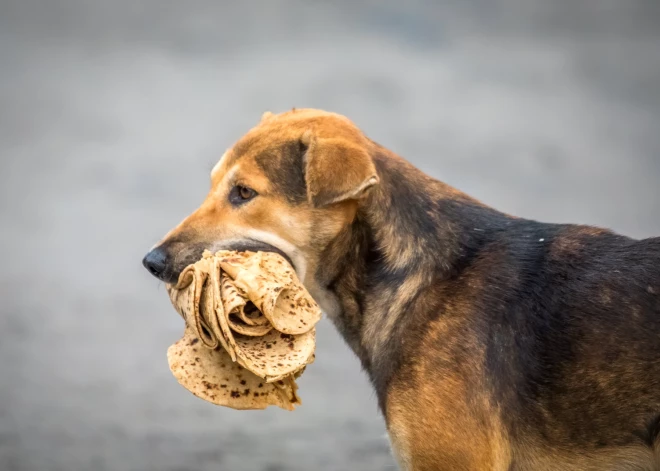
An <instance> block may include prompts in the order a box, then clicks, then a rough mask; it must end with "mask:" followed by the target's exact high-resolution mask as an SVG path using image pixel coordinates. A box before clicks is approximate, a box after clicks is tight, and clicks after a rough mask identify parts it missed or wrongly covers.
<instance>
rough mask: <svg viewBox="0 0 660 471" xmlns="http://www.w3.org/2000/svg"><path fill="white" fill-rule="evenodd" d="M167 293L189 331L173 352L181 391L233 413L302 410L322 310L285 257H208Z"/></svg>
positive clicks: (229, 254)
mask: <svg viewBox="0 0 660 471" xmlns="http://www.w3.org/2000/svg"><path fill="white" fill-rule="evenodd" d="M167 290H168V293H169V295H170V299H171V301H172V304H173V305H174V307H175V308H176V310H177V312H179V314H180V315H181V316H182V317H183V318H184V320H185V321H186V326H187V327H186V331H185V333H184V337H183V338H182V339H181V340H179V341H178V342H176V343H175V344H174V345H172V346H171V347H170V348H169V349H168V362H169V364H170V369H171V370H172V373H173V374H174V376H175V377H176V378H177V381H179V383H180V384H181V385H183V386H184V387H185V388H187V389H188V390H190V391H191V392H192V393H193V394H195V395H196V396H198V397H200V398H202V399H205V400H207V401H209V402H212V403H214V404H218V405H223V406H228V407H232V408H234V409H263V408H265V407H267V406H268V405H277V406H279V407H282V408H284V409H287V410H292V409H293V406H294V405H295V404H299V403H300V399H299V397H298V396H297V393H296V391H297V388H298V386H297V384H296V382H295V379H296V378H298V377H299V376H300V375H301V374H302V373H303V371H304V370H305V367H306V366H307V365H308V364H310V363H312V362H313V361H314V349H315V335H316V330H315V328H314V326H315V324H316V323H317V322H318V321H319V320H320V318H321V310H320V308H319V307H318V305H317V304H316V303H315V302H314V300H313V299H312V298H311V296H310V295H309V293H307V291H306V290H305V289H304V287H303V286H302V284H301V283H300V281H299V280H298V278H297V277H296V274H295V272H294V270H293V269H292V267H291V266H290V265H289V264H288V263H287V262H286V260H285V259H284V258H283V257H282V256H280V255H278V254H275V253H271V252H256V253H255V252H249V251H246V252H230V251H220V252H217V253H216V254H212V253H211V252H208V251H206V252H204V254H203V257H202V259H201V260H199V261H198V262H196V263H194V264H192V265H190V266H188V267H186V269H185V270H184V271H183V272H182V273H181V275H180V276H179V280H178V282H177V283H176V285H168V286H167ZM200 340H201V342H200ZM223 385H224V386H223ZM255 388H256V389H258V391H255ZM255 392H256V395H255Z"/></svg>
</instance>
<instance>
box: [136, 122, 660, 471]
mask: <svg viewBox="0 0 660 471" xmlns="http://www.w3.org/2000/svg"><path fill="white" fill-rule="evenodd" d="M223 248H228V249H251V250H270V251H276V252H279V253H281V254H283V255H284V256H286V257H287V259H288V260H289V261H290V262H291V264H292V265H293V266H294V268H295V270H296V272H297V273H298V276H299V278H300V279H301V280H302V281H303V283H304V284H305V286H306V287H307V289H308V290H309V292H310V293H311V294H312V295H313V296H314V298H315V299H316V300H317V301H318V302H319V304H320V305H321V307H322V308H323V310H324V312H325V313H326V315H327V316H328V317H329V318H330V319H331V320H332V321H333V322H334V324H335V325H336V326H337V329H338V330H339V332H340V333H341V335H342V336H343V337H344V339H345V340H346V342H347V343H348V345H349V346H350V347H351V348H352V349H353V351H354V352H355V354H356V355H357V356H358V357H359V358H360V360H361V361H362V365H363V366H364V369H365V370H366V371H367V373H368V375H369V378H370V380H371V382H372V384H373V386H374V388H375V390H376V393H377V396H378V401H379V405H380V408H381V410H382V413H383V414H384V416H385V418H386V422H387V428H388V432H389V435H390V439H391V442H392V445H393V449H394V452H395V455H396V457H397V459H398V461H399V463H400V465H401V467H402V468H403V469H407V470H538V471H546V470H557V471H564V470H569V469H571V470H594V471H595V470H598V471H600V470H658V469H660V238H653V239H646V240H634V239H631V238H628V237H625V236H621V235H617V234H615V233H612V232H610V231H607V230H603V229H597V228H594V227H587V226H578V225H561V224H544V223H540V222H536V221H531V220H525V219H520V218H515V217H512V216H509V215H507V214H503V213H502V212H499V211H496V210H495V209H492V208H490V207H488V206H486V205H484V204H482V203H480V202H479V201H476V200H475V199H473V198H471V197H469V196H467V195H465V194H463V193H461V192H460V191H458V190H456V189H454V188H452V187H450V186H448V185H446V184H445V183H442V182H440V181H437V180H435V179H433V178H431V177H429V176H427V175H425V174H424V173H422V172H421V171H420V170H418V169H416V168H415V167H413V166H412V165H411V164H410V163H408V162H406V161H405V160H403V159H402V158H400V157H398V156H397V155H395V154H394V153H392V152H391V151H389V150H387V149H385V148H383V147H381V146H380V145H378V144H377V143H376V142H374V141H372V140H370V139H369V138H367V137H366V136H365V135H364V134H363V133H362V132H361V131H360V130H359V129H358V128H357V127H356V126H355V125H354V124H353V123H352V122H351V121H349V120H348V119H347V118H345V117H343V116H340V115H337V114H333V113H328V112H324V111H319V110H311V109H304V110H293V111H289V112H286V113H282V114H279V115H273V114H271V113H266V114H264V116H263V118H262V120H261V122H260V123H259V124H258V125H257V126H256V127H255V128H253V129H252V130H250V131H249V132H248V133H247V134H246V135H245V136H244V137H243V138H241V139H240V140H239V141H238V142H237V143H236V144H235V145H234V146H233V147H232V148H231V149H229V150H228V151H227V152H226V153H225V154H224V155H223V157H222V158H221V160H220V161H219V162H218V164H217V165H216V166H215V168H214V169H213V172H212V175H211V191H210V193H209V194H208V196H207V198H206V200H205V201H204V202H203V203H202V205H201V206H200V207H199V209H197V210H196V211H195V212H194V213H193V214H191V215H190V216H189V217H188V218H187V219H185V220H184V221H183V222H182V223H181V224H180V225H179V226H177V227H176V228H175V229H174V230H172V231H171V232H170V233H169V234H168V235H167V236H166V237H165V238H164V239H163V240H162V241H161V242H160V243H159V244H158V245H157V246H156V247H155V248H154V249H153V250H152V251H151V252H150V253H149V254H148V255H147V256H146V257H145V259H144V264H145V266H146V267H147V268H148V269H149V271H151V273H153V274H154V275H155V276H157V277H158V278H160V279H161V280H165V281H169V282H172V281H175V280H176V279H177V276H178V274H179V273H180V272H181V270H182V269H183V268H184V267H185V266H186V265H188V264H189V263H192V262H194V261H196V260H197V259H198V258H199V257H200V256H201V254H202V251H203V250H204V249H210V250H216V249H223Z"/></svg>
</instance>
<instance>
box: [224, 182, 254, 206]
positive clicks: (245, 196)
mask: <svg viewBox="0 0 660 471" xmlns="http://www.w3.org/2000/svg"><path fill="white" fill-rule="evenodd" d="M255 196H257V192H256V191H254V190H253V189H252V188H248V187H247V186H243V185H236V186H234V188H232V189H231V191H230V192H229V202H230V203H231V204H235V205H238V204H242V203H245V202H246V201H249V200H251V199H252V198H254V197H255Z"/></svg>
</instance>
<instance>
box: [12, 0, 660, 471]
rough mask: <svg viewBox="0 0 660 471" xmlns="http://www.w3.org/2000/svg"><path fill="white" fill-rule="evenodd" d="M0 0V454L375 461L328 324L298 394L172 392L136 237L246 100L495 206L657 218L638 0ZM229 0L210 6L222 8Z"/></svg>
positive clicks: (371, 409) (652, 72)
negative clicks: (334, 118)
mask: <svg viewBox="0 0 660 471" xmlns="http://www.w3.org/2000/svg"><path fill="white" fill-rule="evenodd" d="M226 3H227V4H226V5H225V4H224V2H221V1H198V2H193V1H188V2H182V1H178V0H177V1H174V0H168V1H164V0H162V1H157V0H143V1H135V0H133V1H129V0H115V1H92V0H43V1H35V0H15V1H6V0H3V1H0V156H1V157H0V158H1V159H2V161H1V164H2V165H1V167H0V195H1V200H0V224H1V231H0V250H1V254H0V262H1V264H2V271H1V273H0V299H1V303H0V470H3V471H5V470H6V471H11V470H39V471H40V470H63V471H77V470H99V471H102V470H113V471H114V470H118V471H119V470H159V471H161V470H162V471H175V470H179V471H180V470H224V469H227V470H237V471H240V470H264V471H266V470H268V471H276V470H316V469H318V470H381V469H393V468H394V463H393V461H392V459H391V458H390V455H389V451H388V446H387V442H386V439H385V436H384V426H383V422H382V419H381V418H380V416H379V414H378V411H377V408H376V402H375V398H374V394H373V393H372V392H371V390H370V388H369V386H368V384H367V382H366V380H365V376H364V374H363V373H362V372H361V371H360V369H359V366H358V364H357V362H356V361H355V359H354V358H353V357H352V355H351V353H350V352H349V351H348V350H347V348H346V347H345V346H344V344H343V342H342V340H341V339H340V338H339V337H338V335H337V334H336V333H335V331H334V330H333V328H332V326H331V325H330V324H329V323H328V322H326V321H323V322H322V324H321V325H320V328H319V342H318V343H319V345H318V351H317V358H318V360H317V362H316V363H315V364H314V365H313V367H311V368H309V369H308V371H307V372H306V373H305V375H304V376H303V378H302V379H301V380H300V386H301V394H302V397H303V401H304V405H303V406H302V407H301V408H300V409H298V410H297V411H296V412H294V413H287V412H284V411H280V410H267V411H265V412H238V411H233V410H229V409H224V408H218V407H213V406H211V405H210V404H207V403H205V402H203V401H201V400H199V399H196V398H195V397H193V396H192V395H190V394H189V393H188V392H187V391H185V390H184V389H183V388H181V387H180V386H179V385H178V384H177V383H176V381H175V380H174V378H173V377H172V376H171V374H170V372H169V370H168V367H167V362H166V357H165V352H166V349H167V347H168V345H170V344H171V343H172V342H173V341H175V340H176V339H177V338H178V337H179V336H180V335H181V332H182V324H181V321H180V319H179V317H178V316H177V315H176V314H175V312H174V310H173V309H172V308H171V306H170V305H169V300H168V299H167V296H166V293H165V290H164V288H163V286H162V285H161V284H159V283H158V282H157V281H156V280H154V279H153V278H151V277H150V276H149V275H148V273H147V272H146V271H145V270H144V269H143V268H142V266H141V264H140V260H141V258H142V256H143V255H144V253H145V252H146V251H147V249H148V248H149V247H150V246H151V245H152V244H154V243H155V242H156V241H157V240H158V239H159V238H160V237H161V236H162V235H163V234H164V233H165V232H166V231H167V230H169V229H170V228H171V227H172V226H173V225H175V224H176V223H178V222H179V220H181V219H182V218H183V217H184V216H185V215H186V214H188V213H189V212H190V211H192V210H193V209H194V208H196V206H197V205H198V204H199V203H200V202H201V200H202V199H203V197H204V195H205V194H206V191H207V189H208V179H209V178H208V173H209V171H210V169H211V167H212V166H213V164H214V163H215V161H216V160H217V159H218V158H219V156H220V155H221V154H222V152H223V151H224V149H225V148H226V147H228V146H230V145H231V144H232V143H233V142H234V141H235V140H236V139H237V138H238V137H240V136H241V134H242V133H244V132H245V131H246V130H247V129H249V128H250V127H251V126H253V125H254V124H256V122H257V121H258V119H259V117H260V115H261V113H262V112H263V111H265V110H272V111H276V112H280V111H284V110H286V109H289V108H291V107H293V106H296V107H320V108H325V109H329V110H333V111H337V112H340V113H343V114H346V115H348V116H349V117H351V118H352V119H353V120H354V121H355V122H356V123H357V124H358V125H360V126H361V127H362V128H363V129H364V130H365V131H366V132H367V134H368V135H369V136H371V137H372V138H374V139H376V140H377V141H379V142H380V143H382V144H383V145H385V146H387V147H390V148H391V149H393V150H395V151H396V152H398V153H400V154H401V155H403V156H405V157H407V158H408V159H409V160H411V161H412V162H414V163H415V164H416V165H418V166H419V167H421V168H422V169H424V170H425V171H427V172H429V173H430V174H432V175H434V176H435V177H437V178H440V179H443V180H445V181H447V182H448V183H450V184H452V185H454V186H456V187H458V188H460V189H462V190H464V191H467V192H469V193H471V194H472V195H474V196H476V197H478V198H480V199H482V200H483V201H485V202H487V203H489V204H491V205H493V206H495V207H497V208H499V209H502V210H505V211H507V212H510V213H513V214H516V215H519V216H525V217H532V218H535V219H540V220H545V221H557V222H559V221H561V222H582V223H590V224H596V225H601V226H606V227H610V228H613V229H615V230H617V231H620V232H623V233H625V234H628V235H631V236H635V237H647V236H652V235H660V198H659V197H660V190H659V188H658V178H659V177H660V2H658V1H657V0H649V1H647V2H643V1H634V0H618V1H612V0H593V1H578V0H553V1H547V0H535V1H532V0H526V1H522V0H520V1H514V0H498V1H495V0H488V1H487V0H482V1H479V0H472V1H470V0H461V1H458V0H457V1H435V2H433V1H427V2H421V1H408V2H407V4H406V5H405V6H402V5H403V4H404V2H401V1H399V2H394V1H380V2H376V1H372V2H350V1H339V2H332V3H330V2H323V3H322V2H313V1H298V2H296V1H279V2H273V1H265V0H264V1H259V2H241V6H239V5H238V4H239V2H231V4H230V2H226ZM232 5H233V6H232Z"/></svg>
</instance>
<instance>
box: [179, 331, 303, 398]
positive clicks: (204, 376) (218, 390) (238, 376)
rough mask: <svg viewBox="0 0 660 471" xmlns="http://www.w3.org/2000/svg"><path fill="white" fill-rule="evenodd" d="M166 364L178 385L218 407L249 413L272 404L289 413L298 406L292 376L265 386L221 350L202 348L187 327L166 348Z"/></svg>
mask: <svg viewBox="0 0 660 471" xmlns="http://www.w3.org/2000/svg"><path fill="white" fill-rule="evenodd" d="M167 361H168V363H169V366H170V370H171V371H172V374H173V375H174V377H175V378H176V380H177V381H178V382H179V384H181V385H182V386H183V387H184V388H186V389H187V390H188V391H190V392H191V393H193V394H194V395H195V396H197V397H199V398H201V399H204V400H205V401H208V402H211V403H213V404H216V405H219V406H226V407H231V408H233V409H240V410H250V409H265V408H266V407H268V406H270V405H275V406H279V407H281V408H283V409H286V410H289V411H291V410H293V409H294V408H295V406H297V405H300V403H301V401H300V398H299V397H298V395H297V394H296V390H297V389H298V386H297V385H296V383H295V380H294V378H293V377H288V378H285V379H283V380H281V382H280V383H266V382H265V381H264V380H263V379H261V378H259V377H258V376H256V375H254V374H252V373H251V372H250V371H248V370H246V369H244V368H242V367H241V366H240V365H238V364H236V363H234V362H232V361H231V358H230V357H229V355H228V354H227V352H225V351H224V350H222V349H218V350H212V349H210V348H207V347H205V346H204V345H203V344H202V343H201V342H200V341H199V339H198V337H197V336H196V335H195V334H194V332H193V330H192V329H191V328H186V331H185V333H184V336H183V337H182V338H181V339H180V340H179V341H178V342H176V343H175V344H173V345H171V346H170V347H169V349H168V350H167Z"/></svg>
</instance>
